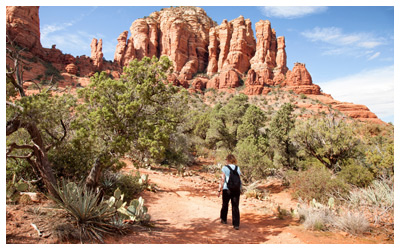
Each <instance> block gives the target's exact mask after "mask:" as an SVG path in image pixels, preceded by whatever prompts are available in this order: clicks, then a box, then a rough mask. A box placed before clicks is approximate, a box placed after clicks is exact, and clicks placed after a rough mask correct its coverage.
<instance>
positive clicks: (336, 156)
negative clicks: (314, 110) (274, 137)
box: [291, 117, 360, 172]
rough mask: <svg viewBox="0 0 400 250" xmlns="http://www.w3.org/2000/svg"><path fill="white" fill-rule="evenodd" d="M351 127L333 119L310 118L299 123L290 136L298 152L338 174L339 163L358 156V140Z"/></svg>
mask: <svg viewBox="0 0 400 250" xmlns="http://www.w3.org/2000/svg"><path fill="white" fill-rule="evenodd" d="M353 126H355V124H349V123H347V122H346V121H344V120H341V119H340V120H339V119H337V118H335V117H324V119H321V118H319V119H318V118H312V119H309V120H307V121H302V122H299V123H298V124H297V125H296V129H295V130H294V131H293V133H292V134H291V136H292V139H293V141H294V143H295V145H297V146H298V147H299V149H300V150H303V151H304V152H305V153H306V154H307V155H309V156H310V157H314V158H316V159H318V160H319V161H320V162H321V163H322V164H324V165H325V166H326V167H327V168H329V169H332V170H333V171H335V172H338V171H340V167H339V165H338V163H339V162H340V161H343V160H347V159H352V158H357V157H358V155H359V151H358V146H359V144H360V139H359V138H358V137H357V136H356V135H355V133H354V127H353Z"/></svg>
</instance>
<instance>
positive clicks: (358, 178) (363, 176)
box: [338, 163, 374, 187]
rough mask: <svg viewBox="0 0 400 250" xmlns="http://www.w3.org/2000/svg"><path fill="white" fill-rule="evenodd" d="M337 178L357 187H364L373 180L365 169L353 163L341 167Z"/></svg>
mask: <svg viewBox="0 0 400 250" xmlns="http://www.w3.org/2000/svg"><path fill="white" fill-rule="evenodd" d="M338 177H339V178H342V179H343V180H344V181H345V182H347V183H349V184H352V185H355V186H357V187H366V186H368V185H369V184H370V183H371V182H372V181H373V180H374V175H373V174H372V173H371V172H370V171H369V170H368V169H367V168H365V167H363V166H360V165H357V164H354V163H352V164H349V165H346V166H343V167H342V171H340V172H339V173H338Z"/></svg>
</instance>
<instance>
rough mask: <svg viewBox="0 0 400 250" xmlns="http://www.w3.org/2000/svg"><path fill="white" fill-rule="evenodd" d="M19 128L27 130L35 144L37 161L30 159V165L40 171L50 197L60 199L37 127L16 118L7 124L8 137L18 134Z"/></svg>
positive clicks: (34, 151) (34, 150)
mask: <svg viewBox="0 0 400 250" xmlns="http://www.w3.org/2000/svg"><path fill="white" fill-rule="evenodd" d="M19 128H25V129H26V130H27V131H28V133H29V135H30V137H31V139H32V142H33V144H34V145H33V147H32V148H33V157H34V158H35V159H31V158H28V159H27V160H28V162H29V164H31V166H32V167H33V168H34V169H37V170H38V171H39V174H40V176H41V177H42V180H43V182H44V184H45V186H46V188H47V190H48V192H49V194H50V195H52V196H54V197H55V198H58V194H57V191H56V190H55V186H56V185H57V181H56V178H55V177H54V173H53V169H52V167H51V164H50V161H49V159H48V157H47V152H46V148H45V145H44V142H43V139H42V136H41V133H40V130H39V129H38V127H37V125H36V124H35V123H33V122H21V121H20V120H19V119H17V118H14V119H12V120H11V121H9V122H7V131H6V135H7V136H8V135H11V134H12V133H14V132H16V131H17V130H18V129H19Z"/></svg>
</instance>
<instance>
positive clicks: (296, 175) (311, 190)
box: [288, 167, 349, 203]
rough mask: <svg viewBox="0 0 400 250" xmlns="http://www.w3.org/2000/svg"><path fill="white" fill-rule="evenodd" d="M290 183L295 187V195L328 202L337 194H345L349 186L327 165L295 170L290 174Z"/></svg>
mask: <svg viewBox="0 0 400 250" xmlns="http://www.w3.org/2000/svg"><path fill="white" fill-rule="evenodd" d="M288 179H289V182H290V185H291V186H292V187H293V188H294V190H295V192H294V197H295V198H302V199H305V200H310V201H311V200H313V199H316V200H319V201H321V202H324V203H325V202H327V201H328V200H329V198H331V197H336V194H341V195H345V194H347V193H348V192H349V186H348V184H346V183H345V182H344V181H343V180H342V179H340V178H337V177H336V176H334V175H332V174H331V172H330V171H329V170H327V169H326V168H325V167H310V168H309V169H308V170H305V171H299V172H296V171H293V172H291V174H290V175H289V176H288Z"/></svg>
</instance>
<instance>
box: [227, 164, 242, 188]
mask: <svg viewBox="0 0 400 250" xmlns="http://www.w3.org/2000/svg"><path fill="white" fill-rule="evenodd" d="M227 167H228V168H229V170H230V171H231V172H230V174H229V180H228V184H227V185H228V189H229V191H230V192H231V193H240V186H241V183H242V181H241V180H240V176H239V173H238V171H237V168H238V167H237V166H235V170H233V169H232V168H231V167H230V166H229V165H227Z"/></svg>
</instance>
